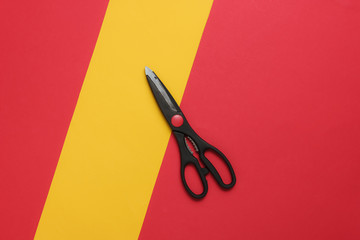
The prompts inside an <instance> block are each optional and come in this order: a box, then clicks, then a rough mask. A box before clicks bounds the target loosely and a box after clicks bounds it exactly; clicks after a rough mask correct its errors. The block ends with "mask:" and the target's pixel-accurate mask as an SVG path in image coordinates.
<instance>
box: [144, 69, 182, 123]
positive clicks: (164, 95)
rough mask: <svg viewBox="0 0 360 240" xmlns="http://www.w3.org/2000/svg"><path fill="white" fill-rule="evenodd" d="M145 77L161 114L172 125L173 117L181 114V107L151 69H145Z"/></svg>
mask: <svg viewBox="0 0 360 240" xmlns="http://www.w3.org/2000/svg"><path fill="white" fill-rule="evenodd" d="M145 75H146V78H147V80H148V82H149V85H150V88H151V91H152V93H153V94H154V97H155V99H156V102H157V103H158V105H159V107H160V109H161V112H162V113H163V114H164V116H165V118H166V120H167V121H168V123H170V122H171V117H172V116H173V115H174V114H176V113H180V112H181V109H180V107H179V106H178V104H177V103H176V102H175V100H174V98H173V97H172V96H171V94H170V93H169V91H168V90H167V89H166V87H165V86H164V84H163V83H162V82H161V81H160V79H159V78H158V76H156V74H155V73H154V72H153V71H152V70H151V69H150V68H148V67H145Z"/></svg>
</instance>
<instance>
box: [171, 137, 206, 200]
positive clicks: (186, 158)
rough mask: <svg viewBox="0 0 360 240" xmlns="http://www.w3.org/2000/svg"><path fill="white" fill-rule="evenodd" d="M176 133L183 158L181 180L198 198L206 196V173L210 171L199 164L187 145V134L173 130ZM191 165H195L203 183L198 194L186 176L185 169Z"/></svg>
mask: <svg viewBox="0 0 360 240" xmlns="http://www.w3.org/2000/svg"><path fill="white" fill-rule="evenodd" d="M173 133H174V135H175V138H176V140H177V143H178V146H179V150H180V158H181V168H180V175H181V180H182V182H183V185H184V187H185V190H186V191H187V192H188V193H189V194H190V195H191V196H192V197H193V198H196V199H201V198H203V197H205V195H206V194H207V192H208V183H207V180H206V178H205V176H206V174H208V173H209V171H208V169H207V168H202V167H201V166H200V164H199V161H198V160H197V159H196V158H195V157H194V156H193V155H192V154H191V153H190V152H189V150H188V149H187V147H186V143H185V135H184V134H183V133H180V132H173ZM190 165H192V166H193V167H195V169H196V171H197V173H198V174H199V176H200V180H201V183H202V187H203V189H202V192H201V193H199V194H197V193H194V192H193V191H192V190H191V188H190V187H189V185H188V183H187V181H186V178H185V169H186V168H187V167H190Z"/></svg>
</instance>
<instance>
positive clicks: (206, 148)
mask: <svg viewBox="0 0 360 240" xmlns="http://www.w3.org/2000/svg"><path fill="white" fill-rule="evenodd" d="M201 141H202V144H200V146H199V155H200V159H201V160H202V161H203V163H204V165H205V166H206V168H207V169H208V170H209V171H210V173H211V174H212V175H213V176H214V178H215V180H216V182H217V183H218V184H219V185H220V186H221V187H222V188H225V189H230V188H232V187H233V186H234V185H235V183H236V177H235V172H234V169H233V167H232V166H231V163H230V161H229V160H228V159H227V158H226V156H225V155H224V154H223V153H222V152H221V151H220V150H219V149H217V148H216V147H214V146H212V145H210V144H209V143H207V142H205V141H204V140H202V139H201ZM208 151H212V152H214V153H215V154H217V155H218V157H219V159H221V160H222V161H223V162H224V163H225V164H226V165H227V168H228V170H229V172H230V175H231V182H230V183H228V184H226V183H224V181H223V179H222V177H221V176H220V174H219V172H218V171H217V170H216V168H215V167H214V165H213V164H212V163H211V161H209V159H208V158H207V157H205V153H206V152H208Z"/></svg>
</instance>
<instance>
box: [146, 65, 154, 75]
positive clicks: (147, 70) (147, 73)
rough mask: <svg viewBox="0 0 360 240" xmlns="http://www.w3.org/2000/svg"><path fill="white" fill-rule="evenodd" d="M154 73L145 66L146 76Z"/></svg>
mask: <svg viewBox="0 0 360 240" xmlns="http://www.w3.org/2000/svg"><path fill="white" fill-rule="evenodd" d="M151 72H152V70H151V69H150V68H148V67H146V66H145V74H146V75H149V74H150V73H151Z"/></svg>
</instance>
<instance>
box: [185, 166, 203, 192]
mask: <svg viewBox="0 0 360 240" xmlns="http://www.w3.org/2000/svg"><path fill="white" fill-rule="evenodd" d="M184 171H185V172H184V176H185V181H186V184H187V186H188V188H190V190H191V191H192V192H193V193H195V194H196V195H199V194H201V193H203V192H204V186H203V183H202V181H201V178H200V174H199V172H198V170H197V169H196V167H195V165H194V164H188V165H186V167H185V170H184Z"/></svg>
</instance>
